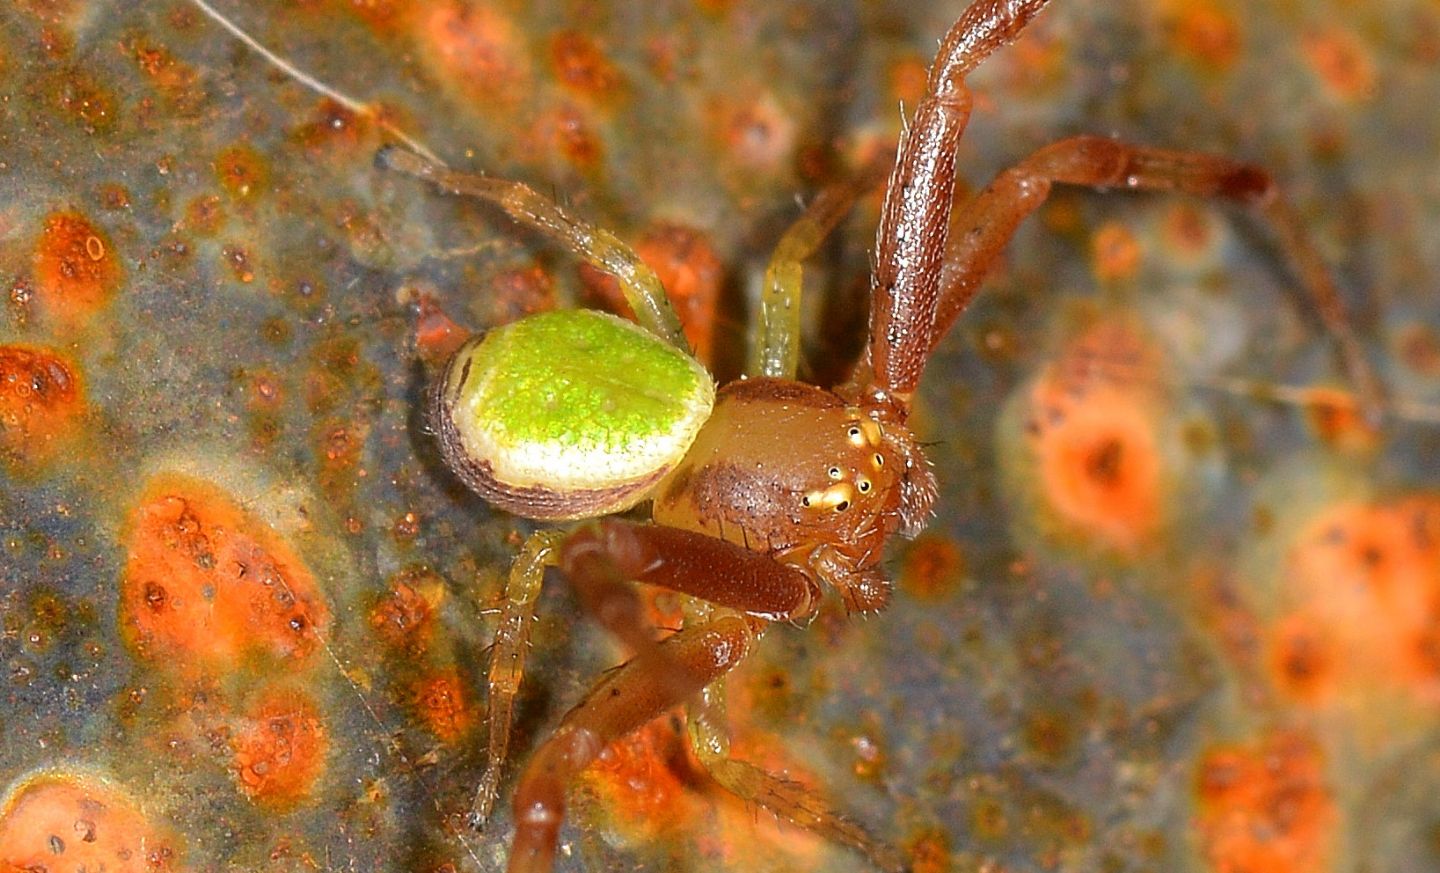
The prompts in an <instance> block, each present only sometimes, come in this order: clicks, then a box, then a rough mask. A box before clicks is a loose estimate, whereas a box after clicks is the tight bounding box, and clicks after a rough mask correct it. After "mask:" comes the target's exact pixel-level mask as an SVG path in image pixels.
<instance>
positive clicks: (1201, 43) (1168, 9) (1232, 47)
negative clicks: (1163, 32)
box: [1165, 0, 1241, 73]
mask: <svg viewBox="0 0 1440 873" xmlns="http://www.w3.org/2000/svg"><path fill="white" fill-rule="evenodd" d="M1165 17H1166V20H1167V23H1168V25H1169V31H1170V40H1171V45H1172V46H1173V47H1174V48H1175V51H1176V52H1177V53H1179V54H1180V55H1182V56H1184V57H1187V58H1190V59H1191V60H1193V61H1194V62H1195V63H1196V64H1198V65H1199V66H1200V67H1201V68H1203V69H1205V70H1206V71H1207V72H1211V73H1223V72H1226V71H1228V70H1229V69H1230V68H1231V67H1233V66H1234V65H1235V62H1236V60H1238V59H1239V57H1240V48H1241V34H1240V21H1239V19H1238V18H1237V17H1236V16H1235V13H1234V12H1232V11H1231V10H1229V9H1227V8H1224V7H1222V6H1221V5H1220V4H1219V3H1217V2H1215V0H1200V2H1195V0H1168V2H1167V3H1166V4H1165Z"/></svg>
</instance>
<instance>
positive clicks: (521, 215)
mask: <svg viewBox="0 0 1440 873" xmlns="http://www.w3.org/2000/svg"><path fill="white" fill-rule="evenodd" d="M375 161H376V163H377V164H378V165H379V166H381V167H383V168H385V169H387V170H394V171H396V172H399V173H404V174H405V175H407V176H414V177H415V178H417V179H423V180H425V181H427V182H430V183H431V184H433V185H435V187H437V188H439V189H440V190H442V191H445V192H448V193H450V194H459V195H463V196H469V197H479V198H481V199H482V200H488V201H490V202H491V203H494V204H495V205H496V206H499V207H500V208H501V209H503V210H505V211H506V212H507V213H509V215H510V217H511V218H513V219H515V220H516V221H518V222H520V223H521V224H524V225H526V226H528V227H530V228H533V229H534V230H537V231H539V232H540V233H542V234H544V235H546V236H548V237H550V238H551V239H553V240H555V241H556V242H559V243H560V244H561V245H563V246H565V247H566V248H568V249H569V250H570V251H571V252H574V253H575V254H576V255H577V256H579V257H580V258H582V259H584V260H585V261H586V262H588V263H589V264H590V265H591V266H593V267H595V268H596V269H597V270H602V271H604V272H606V273H609V274H610V275H611V276H614V277H615V280H616V282H618V283H619V285H620V292H621V293H622V294H623V295H625V302H627V303H629V304H630V309H631V310H632V311H633V312H634V313H635V320H636V321H638V322H639V323H640V325H641V326H642V327H644V328H645V329H646V330H648V331H650V332H651V333H653V334H655V335H656V336H658V337H660V338H661V339H664V340H665V341H667V342H669V343H670V344H672V345H674V346H675V347H676V348H679V349H681V350H684V351H686V352H688V351H689V350H690V346H689V343H687V342H686V340H685V335H684V333H683V332H682V331H681V330H680V319H679V318H678V317H677V316H676V315H675V310H674V309H673V308H672V307H671V306H670V299H669V298H668V297H666V296H665V289H664V288H663V287H662V286H661V285H660V280H659V279H658V278H657V277H656V276H655V271H654V270H652V269H650V267H649V266H648V265H647V264H646V263H645V262H644V261H642V260H641V259H640V256H639V255H637V254H636V253H635V250H634V249H632V248H630V247H629V246H628V245H626V244H625V243H624V242H623V241H621V239H620V238H619V237H617V236H615V234H613V233H611V232H610V231H608V230H605V229H604V228H601V227H596V226H594V225H592V224H589V223H588V222H585V221H582V220H581V219H579V218H577V217H575V216H574V215H571V214H570V213H569V212H566V211H565V210H564V209H562V208H560V205H559V204H558V203H556V202H555V201H553V200H551V199H549V198H548V197H543V196H541V195H540V194H538V193H536V191H535V190H534V189H533V188H531V187H530V186H528V185H526V184H524V183H523V182H515V181H511V180H508V179H495V178H491V177H489V176H480V175H475V174H472V173H460V172H456V171H455V170H451V169H449V168H448V167H445V166H443V165H441V164H438V163H435V162H434V161H431V160H428V159H426V158H422V157H421V156H420V155H417V154H415V153H414V152H411V151H407V150H405V149H402V148H399V147H396V146H387V147H385V148H383V149H381V150H380V152H379V153H378V154H377V155H376V156H375Z"/></svg>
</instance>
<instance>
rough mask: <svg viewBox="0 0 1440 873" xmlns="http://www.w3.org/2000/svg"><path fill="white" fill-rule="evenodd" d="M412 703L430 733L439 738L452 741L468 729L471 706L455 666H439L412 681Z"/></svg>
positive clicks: (468, 730)
mask: <svg viewBox="0 0 1440 873" xmlns="http://www.w3.org/2000/svg"><path fill="white" fill-rule="evenodd" d="M413 697H414V707H415V711H416V713H417V714H418V715H419V716H420V720H421V721H422V722H424V723H425V727H426V728H428V729H429V730H430V733H432V734H434V735H435V737H436V738H437V739H439V740H441V741H442V742H446V743H453V742H455V741H456V740H459V739H460V738H462V737H464V736H465V735H466V734H467V733H469V732H470V728H471V727H473V726H474V724H475V709H474V707H473V706H471V704H470V701H469V700H468V699H467V695H466V692H465V680H464V679H462V678H461V676H460V673H459V671H458V670H442V671H440V672H438V673H431V674H429V675H427V676H424V677H422V678H421V679H420V680H419V681H418V682H416V683H415V687H414V692H413Z"/></svg>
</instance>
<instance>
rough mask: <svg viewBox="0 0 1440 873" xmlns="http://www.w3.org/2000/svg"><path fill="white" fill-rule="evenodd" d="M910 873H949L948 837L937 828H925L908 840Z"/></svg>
mask: <svg viewBox="0 0 1440 873" xmlns="http://www.w3.org/2000/svg"><path fill="white" fill-rule="evenodd" d="M909 854H910V870H911V871H912V873H950V870H951V869H952V868H951V864H950V837H949V836H948V835H947V834H946V833H945V832H944V831H942V830H940V829H939V828H926V829H925V830H923V831H921V832H920V833H919V834H918V835H917V836H915V837H914V838H913V839H911V840H910V844H909Z"/></svg>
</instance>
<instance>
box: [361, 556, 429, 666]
mask: <svg viewBox="0 0 1440 873" xmlns="http://www.w3.org/2000/svg"><path fill="white" fill-rule="evenodd" d="M444 592H445V580H444V579H442V578H440V576H438V575H436V574H435V573H433V572H431V571H429V570H424V569H411V570H403V571H401V572H400V573H398V574H396V575H395V577H394V578H392V579H391V580H390V590H389V591H387V592H386V593H385V594H384V595H383V596H382V597H381V598H380V599H379V600H377V601H376V603H375V605H374V606H372V607H371V608H370V611H369V617H370V628H371V629H372V630H374V631H375V633H376V634H377V635H378V636H379V637H380V639H381V640H383V641H384V642H385V643H386V644H388V645H391V646H394V647H396V648H401V649H405V650H407V651H409V652H411V653H414V654H420V653H422V652H424V651H425V650H426V649H427V648H429V646H430V638H431V637H432V636H434V632H435V609H436V607H437V606H438V605H439V603H440V601H441V600H442V599H443V598H444V596H445V595H444Z"/></svg>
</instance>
